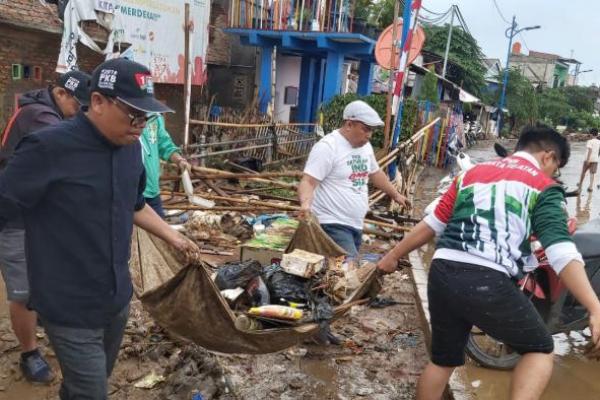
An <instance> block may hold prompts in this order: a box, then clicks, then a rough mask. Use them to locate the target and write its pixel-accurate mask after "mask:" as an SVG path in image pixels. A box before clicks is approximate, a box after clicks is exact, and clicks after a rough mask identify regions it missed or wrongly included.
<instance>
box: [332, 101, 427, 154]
mask: <svg viewBox="0 0 600 400" xmlns="http://www.w3.org/2000/svg"><path fill="white" fill-rule="evenodd" d="M354 100H362V101H364V102H365V103H367V104H369V105H370V106H371V107H373V109H374V110H375V111H377V114H379V116H380V117H381V119H385V114H386V107H387V96H386V95H385V94H372V95H369V96H362V97H361V96H358V95H357V94H356V93H347V94H342V95H337V96H335V97H334V98H333V99H331V101H329V102H328V103H327V104H324V105H322V106H321V113H322V116H323V129H324V131H325V132H326V133H329V132H331V131H333V130H334V129H338V128H339V127H341V126H342V122H343V114H344V108H345V107H346V106H347V105H348V103H350V102H352V101H354ZM416 122H417V102H416V101H415V100H414V99H411V98H407V99H405V100H404V112H403V113H402V132H401V133H400V139H403V138H407V137H410V136H412V134H413V132H414V130H415V128H416ZM383 142H384V138H383V128H378V129H376V130H375V131H374V132H373V136H372V137H371V144H372V145H373V147H375V148H381V147H383Z"/></svg>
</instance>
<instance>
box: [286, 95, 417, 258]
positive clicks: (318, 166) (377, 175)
mask: <svg viewBox="0 0 600 400" xmlns="http://www.w3.org/2000/svg"><path fill="white" fill-rule="evenodd" d="M343 118H344V123H343V125H342V127H341V128H339V129H337V130H335V131H333V132H331V133H330V134H328V135H326V136H325V137H324V138H323V139H321V140H320V141H319V142H318V143H316V144H315V145H314V147H313V148H312V150H311V152H310V154H309V156H308V161H307V162H306V166H305V167H304V176H303V177H302V181H301V182H300V185H299V186H298V197H299V198H300V208H301V212H300V214H301V215H304V216H306V215H308V214H310V213H311V212H312V213H313V214H314V215H315V216H316V217H317V219H318V221H319V223H320V224H321V226H322V228H323V230H324V231H325V232H327V234H328V235H329V236H330V237H331V238H332V239H333V240H334V241H335V242H336V243H337V244H338V245H340V246H341V247H342V248H344V249H345V250H346V251H347V252H348V254H349V255H350V256H351V257H355V256H357V255H358V251H359V248H360V244H361V238H362V229H363V223H364V218H365V215H366V214H367V211H368V209H369V191H368V184H369V181H370V182H371V183H373V185H374V186H375V187H376V188H378V189H381V190H382V191H383V192H384V193H386V194H387V195H388V196H390V197H391V198H392V200H394V201H395V202H397V203H398V204H400V205H402V206H404V207H410V203H409V202H408V201H407V199H406V198H405V197H404V196H402V195H401V194H400V193H398V191H397V190H396V188H395V187H394V186H393V185H392V183H391V182H390V181H389V179H388V177H387V176H386V175H385V173H384V172H383V171H382V170H381V169H380V168H379V165H378V164H377V160H376V159H375V154H374V152H373V147H372V146H371V143H369V139H370V138H371V135H372V133H373V130H374V129H375V128H376V127H379V126H383V125H384V124H383V121H382V120H381V118H380V117H379V115H378V114H377V112H376V111H375V110H374V109H373V108H371V107H370V106H369V105H368V104H367V103H365V102H364V101H360V100H357V101H353V102H352V103H350V104H348V105H347V106H346V108H345V109H344V114H343Z"/></svg>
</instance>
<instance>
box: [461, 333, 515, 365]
mask: <svg viewBox="0 0 600 400" xmlns="http://www.w3.org/2000/svg"><path fill="white" fill-rule="evenodd" d="M465 352H466V353H467V355H468V356H469V357H470V358H471V359H472V360H473V361H475V362H476V363H478V364H479V365H481V366H482V367H485V368H492V369H499V370H503V371H508V370H511V369H513V368H514V367H515V365H517V363H518V362H519V360H520V359H521V356H520V355H519V354H518V353H516V352H515V351H514V350H512V349H511V348H510V347H509V346H507V345H505V344H504V343H502V342H499V341H497V340H496V339H494V338H492V337H491V336H488V335H486V334H485V333H483V332H482V331H481V330H479V329H478V328H473V330H472V331H471V334H470V335H469V340H468V341H467V347H466V349H465Z"/></svg>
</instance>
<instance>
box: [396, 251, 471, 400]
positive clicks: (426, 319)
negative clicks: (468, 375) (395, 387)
mask: <svg viewBox="0 0 600 400" xmlns="http://www.w3.org/2000/svg"><path fill="white" fill-rule="evenodd" d="M408 259H409V261H410V263H411V265H412V267H411V268H410V274H411V276H412V282H413V286H414V288H415V295H416V296H417V300H418V301H417V310H418V311H419V317H420V318H421V326H422V327H423V332H424V333H425V339H426V342H427V349H428V351H430V350H431V347H430V346H431V317H430V315H429V297H428V296H427V280H428V278H427V276H428V275H427V270H426V269H425V265H424V264H423V261H422V258H421V255H419V253H418V250H415V251H413V252H411V253H410V254H409V255H408ZM471 398H472V396H471V394H470V393H469V392H468V390H467V389H466V385H465V380H464V378H463V377H462V374H461V371H460V370H459V369H457V370H456V371H455V372H454V373H453V374H452V376H451V377H450V382H449V383H448V387H447V388H446V394H445V399H447V400H469V399H471Z"/></svg>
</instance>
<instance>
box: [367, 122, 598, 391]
mask: <svg viewBox="0 0 600 400" xmlns="http://www.w3.org/2000/svg"><path fill="white" fill-rule="evenodd" d="M516 150H517V151H516V153H515V154H513V155H512V156H510V157H507V158H504V159H502V160H497V161H490V162H485V163H480V164H477V165H476V166H475V167H473V168H472V169H470V170H469V171H467V172H465V173H463V174H460V175H459V176H457V177H456V178H455V180H454V182H453V184H452V186H451V187H450V189H448V191H447V192H446V193H445V194H444V195H443V196H442V198H441V199H440V202H439V204H438V205H437V207H436V209H435V211H434V212H433V213H432V214H430V215H427V216H426V217H425V219H424V220H423V221H421V222H420V223H419V224H417V225H416V226H415V227H414V228H413V229H412V230H411V231H410V232H409V233H408V234H407V235H406V236H404V239H403V240H402V241H401V242H400V243H398V244H397V245H396V247H394V249H392V250H391V251H390V252H389V253H388V254H386V255H385V256H384V258H383V259H382V260H380V261H379V263H378V268H379V269H380V270H381V271H382V272H385V273H391V272H393V271H395V270H396V268H397V265H398V260H399V259H400V258H403V257H405V256H407V255H408V254H409V253H410V252H411V251H413V250H415V249H417V248H419V247H421V246H423V245H424V244H426V243H429V242H430V241H431V240H433V239H434V238H435V237H436V236H438V240H437V246H436V251H435V254H434V256H433V261H432V262H431V268H430V270H429V279H428V287H427V291H428V299H429V312H430V315H431V332H432V339H431V361H430V363H429V365H427V367H426V368H425V370H424V371H423V373H422V375H421V377H420V379H419V383H418V385H417V399H418V400H439V399H441V398H442V394H443V392H444V389H445V387H446V384H447V383H448V380H449V379H450V376H451V375H452V373H453V372H454V369H455V368H456V367H458V366H461V365H464V363H465V354H464V351H465V346H466V344H467V341H468V338H469V335H470V333H471V329H472V328H473V326H476V327H478V328H479V329H481V330H482V331H483V332H484V333H486V334H487V335H489V336H491V337H493V338H495V339H496V340H498V341H499V342H501V343H504V344H505V345H506V346H509V347H510V348H511V349H513V350H514V351H516V352H517V353H519V354H521V356H522V357H521V359H520V360H519V363H518V364H517V366H516V368H515V370H514V372H513V376H512V382H511V388H510V398H511V399H513V400H520V399H531V400H535V399H539V398H540V396H541V395H542V393H543V392H544V389H545V388H546V386H547V385H548V382H549V380H550V377H551V375H552V368H553V363H554V360H553V354H552V353H553V350H554V342H553V339H552V335H551V334H550V332H549V331H548V328H547V326H546V324H545V323H544V321H543V319H542V317H541V316H540V315H539V314H538V312H537V310H536V309H535V307H534V306H533V304H532V303H531V301H530V299H529V298H528V296H527V295H526V294H525V293H524V292H523V291H522V290H520V288H519V286H518V284H517V281H518V280H519V278H520V277H522V276H523V266H524V265H527V264H526V262H527V258H528V257H531V256H532V252H531V246H530V237H531V235H532V234H533V235H535V236H536V237H537V238H538V240H539V241H540V242H541V244H542V246H543V247H544V249H545V252H546V255H547V257H548V261H549V263H550V265H551V266H552V268H553V269H554V271H555V272H556V274H557V275H558V276H559V277H560V279H561V281H562V282H563V283H564V285H565V286H566V288H567V289H568V290H569V292H570V293H571V294H572V295H573V296H574V297H575V298H576V299H577V301H578V302H579V303H580V304H581V305H582V306H584V307H585V308H586V309H587V310H588V311H589V315H590V317H589V327H590V330H591V335H592V338H591V342H592V344H593V350H592V354H598V352H599V351H600V301H598V297H597V296H596V293H595V292H594V290H593V288H592V286H591V284H590V281H589V279H588V277H587V274H586V272H585V269H584V263H583V258H582V256H581V254H579V252H578V251H577V248H576V247H575V243H573V240H572V238H571V235H569V230H568V227H567V215H566V212H565V210H564V202H565V197H564V190H563V189H562V188H561V186H560V185H558V184H557V183H556V182H555V181H554V180H553V178H552V177H553V176H554V174H555V173H556V171H557V170H558V169H559V168H561V167H563V166H564V165H565V164H566V163H567V162H568V160H569V155H570V149H569V143H568V142H567V140H566V139H565V138H564V137H563V136H561V135H560V134H559V133H558V132H556V131H554V130H553V129H551V128H548V127H535V128H532V127H529V128H526V129H525V130H524V131H523V133H522V134H521V136H520V138H519V141H518V142H517V146H516Z"/></svg>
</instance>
